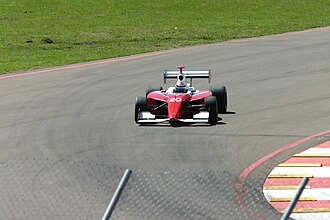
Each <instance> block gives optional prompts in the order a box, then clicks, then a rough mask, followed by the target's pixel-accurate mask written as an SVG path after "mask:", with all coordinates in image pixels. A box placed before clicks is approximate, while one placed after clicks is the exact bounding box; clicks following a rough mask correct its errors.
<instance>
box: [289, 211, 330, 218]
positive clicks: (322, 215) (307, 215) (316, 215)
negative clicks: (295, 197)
mask: <svg viewBox="0 0 330 220" xmlns="http://www.w3.org/2000/svg"><path fill="white" fill-rule="evenodd" d="M290 217H291V218H293V219H299V220H311V219H314V220H315V219H320V220H321V219H324V220H326V219H330V212H318V213H292V214H291V215H290Z"/></svg>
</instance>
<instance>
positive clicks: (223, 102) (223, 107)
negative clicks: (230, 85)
mask: <svg viewBox="0 0 330 220" xmlns="http://www.w3.org/2000/svg"><path fill="white" fill-rule="evenodd" d="M210 91H211V92H212V95H213V96H214V97H216V98H217V102H218V113H219V114H224V113H226V112H227V89H226V87H225V86H214V87H210Z"/></svg>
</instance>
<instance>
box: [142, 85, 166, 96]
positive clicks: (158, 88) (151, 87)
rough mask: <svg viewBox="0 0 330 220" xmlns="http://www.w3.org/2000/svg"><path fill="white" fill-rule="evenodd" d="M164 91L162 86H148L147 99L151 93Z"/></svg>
mask: <svg viewBox="0 0 330 220" xmlns="http://www.w3.org/2000/svg"><path fill="white" fill-rule="evenodd" d="M160 90H163V87H162V86H159V87H156V86H148V88H147V89H146V97H147V96H148V94H149V93H151V92H154V91H160Z"/></svg>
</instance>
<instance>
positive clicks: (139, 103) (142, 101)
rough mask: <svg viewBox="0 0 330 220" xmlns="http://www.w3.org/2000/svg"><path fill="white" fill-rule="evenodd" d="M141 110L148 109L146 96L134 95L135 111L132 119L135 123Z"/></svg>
mask: <svg viewBox="0 0 330 220" xmlns="http://www.w3.org/2000/svg"><path fill="white" fill-rule="evenodd" d="M141 111H148V103H147V98H146V97H143V96H138V97H136V100H135V112H134V119H135V122H136V123H138V120H139V117H140V112H141Z"/></svg>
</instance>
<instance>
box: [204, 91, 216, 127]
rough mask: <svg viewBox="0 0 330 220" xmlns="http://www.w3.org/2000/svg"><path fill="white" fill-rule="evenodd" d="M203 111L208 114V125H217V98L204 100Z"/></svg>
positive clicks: (212, 97) (211, 97)
mask: <svg viewBox="0 0 330 220" xmlns="http://www.w3.org/2000/svg"><path fill="white" fill-rule="evenodd" d="M205 109H206V110H207V111H208V112H209V123H210V124H211V125H215V124H217V123H218V105H217V98H216V97H214V96H210V97H206V98H205Z"/></svg>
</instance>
